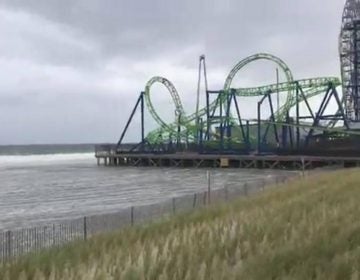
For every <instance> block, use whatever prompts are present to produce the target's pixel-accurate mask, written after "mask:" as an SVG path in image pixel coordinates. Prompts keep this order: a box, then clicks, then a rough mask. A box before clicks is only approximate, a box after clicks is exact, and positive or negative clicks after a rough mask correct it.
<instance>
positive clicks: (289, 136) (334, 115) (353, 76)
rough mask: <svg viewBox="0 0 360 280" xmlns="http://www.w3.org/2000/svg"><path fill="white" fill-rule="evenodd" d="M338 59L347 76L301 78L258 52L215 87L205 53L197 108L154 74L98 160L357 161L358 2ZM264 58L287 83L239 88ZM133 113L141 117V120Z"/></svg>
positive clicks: (347, 15) (302, 164)
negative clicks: (160, 103) (240, 79)
mask: <svg viewBox="0 0 360 280" xmlns="http://www.w3.org/2000/svg"><path fill="white" fill-rule="evenodd" d="M334 39H335V38H334ZM334 43H335V40H334ZM339 57H340V67H341V79H340V78H338V77H313V78H305V79H304V78H301V79H297V78H295V77H294V75H293V73H292V72H291V70H290V68H289V67H288V66H287V64H286V63H285V62H284V61H283V60H282V59H280V58H279V57H277V56H275V55H272V54H268V53H258V54H254V55H252V56H249V57H247V58H245V59H243V60H241V61H240V62H238V63H237V64H236V65H235V67H234V68H233V69H232V70H231V71H230V73H229V75H228V76H227V77H226V79H225V82H224V86H223V88H221V89H209V88H208V79H207V69H206V61H205V56H204V55H202V56H200V58H199V76H198V88H197V95H196V96H195V98H196V109H195V112H194V113H192V114H187V113H186V112H185V109H184V107H183V105H182V102H181V99H180V96H179V94H178V92H177V90H176V88H175V86H174V85H173V84H172V83H171V82H170V81H169V80H168V79H166V78H164V77H159V76H155V77H153V78H151V79H150V80H149V81H148V82H147V84H146V86H145V89H144V90H143V91H141V92H140V94H139V96H138V99H137V101H136V103H135V106H134V108H133V110H132V112H131V115H130V117H129V119H128V121H127V123H126V125H125V128H124V130H123V131H122V133H121V136H120V139H119V140H118V142H117V143H116V144H106V145H98V146H97V147H96V152H95V156H96V158H97V163H98V165H101V164H104V165H106V166H152V167H207V168H209V167H236V168H281V169H311V168H316V167H323V166H334V165H336V166H343V167H352V166H359V165H360V141H359V140H360V93H359V91H360V72H359V71H360V6H359V3H358V2H356V1H355V0H348V1H347V2H346V4H345V7H344V12H343V18H342V25H341V31H340V36H339ZM304 59H306V58H304ZM259 60H266V61H270V62H272V63H273V64H274V66H275V67H276V70H277V71H276V72H277V77H279V71H280V73H281V75H282V77H285V81H282V82H280V81H279V78H277V81H276V83H274V84H269V85H263V86H257V87H240V88H239V87H233V85H232V84H233V80H234V78H235V76H236V75H237V74H238V72H239V71H240V70H241V69H243V68H244V67H245V66H247V65H249V64H251V63H253V62H255V61H259ZM315 63H316V62H315ZM156 83H160V84H162V85H163V86H165V87H166V89H167V90H168V91H169V93H170V96H171V98H172V100H173V103H174V110H175V119H174V121H173V122H171V123H167V122H165V121H164V120H163V119H162V118H161V117H160V115H159V114H158V112H157V111H156V109H155V106H154V105H153V103H152V100H151V94H152V86H153V85H154V84H156ZM202 88H204V89H205V90H204V91H202V90H201V89H202ZM245 97H247V98H248V97H252V98H255V99H256V100H257V105H256V106H254V110H253V111H254V116H253V117H252V118H250V119H249V118H248V119H245V118H242V112H241V110H240V106H239V104H244V102H247V101H245ZM279 97H281V98H279ZM314 97H317V98H316V99H317V100H319V99H320V100H321V102H320V104H319V102H314V101H313V100H314ZM200 100H205V102H204V103H205V104H203V105H202V104H200ZM247 100H248V99H247ZM145 110H147V111H148V113H150V115H151V117H152V118H153V119H154V120H155V121H156V123H157V124H158V128H157V129H155V130H153V131H150V132H147V133H146V134H145V132H146V131H148V129H147V128H146V124H145ZM135 118H140V122H139V121H138V120H136V121H134V120H135ZM138 123H140V131H141V133H140V135H139V141H138V142H137V143H133V144H129V143H124V141H123V140H124V139H125V136H126V134H127V132H128V128H129V126H130V125H136V124H138Z"/></svg>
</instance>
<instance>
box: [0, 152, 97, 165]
mask: <svg viewBox="0 0 360 280" xmlns="http://www.w3.org/2000/svg"><path fill="white" fill-rule="evenodd" d="M89 160H94V161H95V159H94V153H73V154H46V155H11V156H10V155H6V156H0V166H12V165H17V166H18V165H44V164H57V163H74V162H83V161H89Z"/></svg>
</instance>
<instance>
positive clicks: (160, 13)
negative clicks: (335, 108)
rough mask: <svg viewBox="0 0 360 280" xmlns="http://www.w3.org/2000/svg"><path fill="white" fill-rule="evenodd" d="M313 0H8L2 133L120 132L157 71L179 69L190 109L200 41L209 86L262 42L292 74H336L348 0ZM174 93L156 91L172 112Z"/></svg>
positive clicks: (0, 75)
mask: <svg viewBox="0 0 360 280" xmlns="http://www.w3.org/2000/svg"><path fill="white" fill-rule="evenodd" d="M314 2H315V1H310V0H304V1H288V0H274V1H268V0H261V1H235V0H234V1H230V0H228V1H190V0H186V1H116V0H105V1H101V0H96V1H95V0H86V1H85V0H82V1H80V0H79V1H72V0H63V1H58V0H36V1H35V0H33V1H31V0H23V1H18V0H8V1H7V0H2V1H0V32H1V35H2V36H1V37H2V39H1V40H0V65H1V67H0V126H1V133H0V144H11V143H14V144H16V143H55V142H56V143H63V142H65V143H73V142H112V141H116V140H117V137H118V136H119V134H120V130H121V128H122V126H123V125H124V124H125V122H126V120H127V117H128V115H129V112H130V111H131V109H132V108H131V107H132V106H133V104H134V102H135V101H136V98H137V94H138V93H139V92H140V91H141V90H142V89H143V87H144V84H145V82H146V81H147V80H148V79H149V78H150V77H151V76H153V75H164V76H166V77H168V78H169V79H170V80H172V81H173V82H174V84H175V86H176V87H177V88H178V90H179V92H180V95H181V97H182V99H183V101H184V104H185V106H186V107H187V109H188V110H187V111H189V112H192V111H193V107H191V106H193V105H194V99H195V98H194V93H195V87H196V79H197V58H198V55H200V54H202V53H205V54H206V55H207V60H208V65H209V69H208V70H209V74H210V85H211V86H212V87H214V88H219V87H221V86H222V83H223V81H224V79H225V77H226V75H227V73H228V71H229V70H230V69H231V67H232V66H233V65H234V64H235V63H236V62H237V61H238V60H240V59H242V58H244V57H245V56H248V55H251V54H253V53H256V52H260V51H261V52H264V51H265V52H270V53H274V54H275V55H277V56H279V57H281V58H283V59H284V60H285V61H286V62H287V63H288V64H289V66H290V67H291V69H292V70H293V72H294V75H295V77H297V78H303V77H311V76H326V75H337V76H339V58H338V52H337V39H338V34H339V28H340V20H341V13H342V8H343V4H344V1H343V0H334V1H325V0H320V1H316V3H314ZM249 71H250V72H249V73H250V74H253V76H259V75H260V76H261V73H258V71H260V72H261V69H259V68H257V69H256V70H253V71H254V72H253V73H252V72H251V69H249ZM250 74H249V75H248V80H249V82H251V81H252V76H251V75H250ZM254 82H255V79H254ZM256 82H258V81H256ZM169 100H170V99H169V98H168V96H166V92H165V91H163V90H162V89H158V92H157V93H156V94H154V103H155V104H157V106H158V108H161V109H162V111H163V112H162V115H164V116H167V118H168V119H171V116H172V114H173V112H172V110H173V109H172V107H171V105H169ZM244 102H246V101H244ZM148 124H149V128H154V127H155V124H154V123H153V122H152V121H151V120H149V121H148ZM136 134H137V131H136V129H135V128H134V129H133V130H132V131H131V133H130V137H129V139H128V140H129V141H133V140H136Z"/></svg>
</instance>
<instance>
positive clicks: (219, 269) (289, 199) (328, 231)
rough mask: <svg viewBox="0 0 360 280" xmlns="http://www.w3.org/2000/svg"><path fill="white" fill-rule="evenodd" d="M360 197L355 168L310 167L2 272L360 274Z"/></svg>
mask: <svg viewBox="0 0 360 280" xmlns="http://www.w3.org/2000/svg"><path fill="white" fill-rule="evenodd" d="M359 201H360V173H359V170H357V169H353V170H345V171H337V172H333V173H322V174H314V175H312V176H311V177H308V178H306V179H303V180H299V181H295V182H292V183H288V184H287V186H282V187H280V188H275V189H274V188H273V189H271V190H268V191H265V192H263V193H261V194H258V195H255V196H253V197H250V198H243V199H239V200H237V201H234V202H233V203H229V204H227V205H217V206H212V207H209V208H207V209H203V210H199V211H196V212H194V213H191V214H187V215H181V216H177V217H175V218H173V219H171V220H167V221H162V222H158V223H156V224H152V225H150V226H147V227H135V228H130V229H126V230H123V231H121V232H118V233H114V234H110V235H103V236H98V237H95V238H92V239H91V240H89V241H88V242H79V243H76V244H71V245H68V246H66V247H64V248H61V249H53V250H49V251H46V252H43V253H42V254H37V255H33V256H29V257H26V258H24V259H22V260H20V261H19V262H17V263H14V264H12V265H11V264H8V265H6V266H4V267H2V268H0V279H197V280H198V279H261V280H263V279H359V277H360V271H359V270H360V219H359V214H360V203H359Z"/></svg>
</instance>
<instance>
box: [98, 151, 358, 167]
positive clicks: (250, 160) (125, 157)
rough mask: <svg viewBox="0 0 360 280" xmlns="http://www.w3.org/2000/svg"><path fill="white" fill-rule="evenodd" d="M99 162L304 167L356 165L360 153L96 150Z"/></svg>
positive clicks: (148, 164)
mask: <svg viewBox="0 0 360 280" xmlns="http://www.w3.org/2000/svg"><path fill="white" fill-rule="evenodd" d="M95 157H96V159H97V164H98V165H105V166H134V167H135V166H138V167H146V166H147V167H183V168H258V169H287V170H304V169H313V168H318V167H326V166H338V167H358V166H360V157H327V156H299V155H286V156H279V155H233V154H232V155H226V154H198V153H187V152H185V153H174V154H153V153H152V154H151V153H120V154H116V153H108V152H96V154H95Z"/></svg>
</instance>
